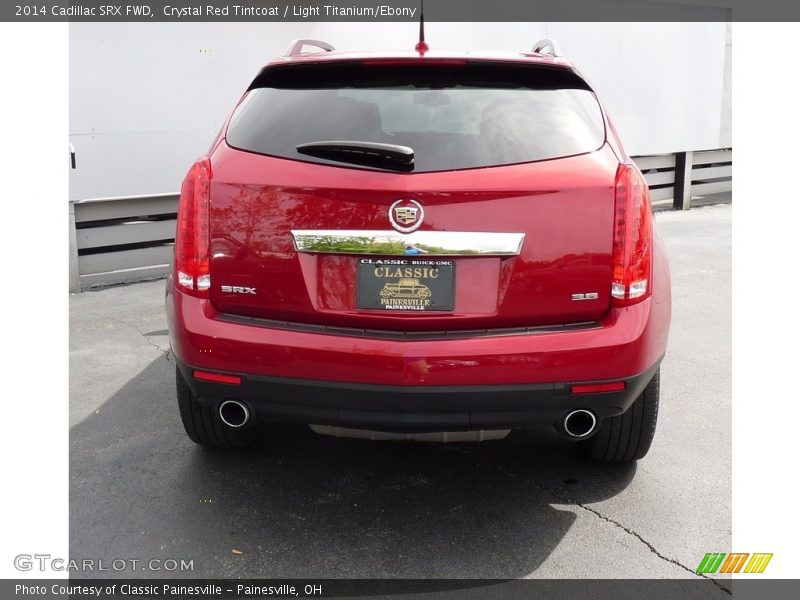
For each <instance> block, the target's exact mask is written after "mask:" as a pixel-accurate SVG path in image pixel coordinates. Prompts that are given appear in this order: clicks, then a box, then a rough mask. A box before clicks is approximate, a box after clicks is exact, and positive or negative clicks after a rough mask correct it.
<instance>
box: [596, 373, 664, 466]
mask: <svg viewBox="0 0 800 600" xmlns="http://www.w3.org/2000/svg"><path fill="white" fill-rule="evenodd" d="M658 396H659V371H656V373H655V375H653V378H652V379H651V380H650V383H648V384H647V387H646V388H645V389H644V391H643V392H642V393H641V395H640V396H639V397H638V398H637V399H636V401H635V402H634V403H633V404H632V405H631V407H630V408H629V409H628V410H627V411H626V412H624V413H623V414H621V415H619V416H617V417H611V418H609V419H603V422H602V423H601V424H600V429H599V430H598V432H597V433H596V434H595V435H594V436H592V437H591V438H589V439H588V440H586V441H585V442H581V450H582V451H583V453H584V455H586V456H587V457H589V458H591V459H593V460H600V461H605V462H633V461H635V460H639V459H640V458H644V456H645V455H646V454H647V451H648V450H650V444H652V443H653V436H654V435H655V433H656V421H657V419H658Z"/></svg>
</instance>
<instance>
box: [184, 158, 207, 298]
mask: <svg viewBox="0 0 800 600" xmlns="http://www.w3.org/2000/svg"><path fill="white" fill-rule="evenodd" d="M210 186H211V162H210V161H209V160H208V159H207V158H206V159H203V160H199V161H197V162H196V163H194V164H193V165H192V168H191V169H189V173H188V174H187V175H186V178H185V179H184V180H183V185H182V186H181V199H180V202H179V203H178V227H177V231H176V234H175V272H176V277H177V279H178V285H179V286H180V287H181V288H182V289H183V290H185V291H187V292H189V293H191V294H193V295H195V296H206V295H207V294H208V288H209V287H211V275H210V274H209V262H208V256H209V222H208V221H209V220H208V205H209V187H210Z"/></svg>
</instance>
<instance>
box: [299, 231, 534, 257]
mask: <svg viewBox="0 0 800 600" xmlns="http://www.w3.org/2000/svg"><path fill="white" fill-rule="evenodd" d="M292 238H293V239H294V247H295V250H297V251H298V252H307V253H315V254H316V253H319V254H380V255H382V256H407V255H413V256H420V257H423V256H431V257H433V256H517V255H518V254H519V253H520V252H521V251H522V243H523V242H524V241H525V234H524V233H496V232H489V231H415V232H413V233H409V234H402V233H399V232H396V231H381V230H359V229H305V230H292ZM409 246H413V247H415V248H417V249H418V250H420V251H421V252H419V254H417V253H413V252H412V253H407V252H406V249H407V248H408V247H409Z"/></svg>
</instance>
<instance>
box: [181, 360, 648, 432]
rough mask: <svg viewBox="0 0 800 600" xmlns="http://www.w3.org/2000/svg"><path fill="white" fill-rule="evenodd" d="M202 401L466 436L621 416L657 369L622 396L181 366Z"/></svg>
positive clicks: (327, 421)
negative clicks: (232, 376) (585, 415)
mask: <svg viewBox="0 0 800 600" xmlns="http://www.w3.org/2000/svg"><path fill="white" fill-rule="evenodd" d="M178 368H179V369H180V371H181V373H182V375H183V377H184V379H185V380H186V382H187V383H188V384H189V387H190V388H191V390H192V392H193V393H194V394H195V395H196V396H197V397H198V399H199V401H200V402H202V403H205V404H207V405H208V406H209V407H210V408H211V409H212V410H213V411H216V409H217V407H218V406H219V404H220V403H221V402H223V401H224V400H229V399H235V400H239V401H240V402H243V403H245V404H246V405H247V406H248V409H249V410H250V413H251V414H253V415H254V416H255V417H256V418H257V419H266V420H278V421H291V422H298V423H313V424H320V425H338V426H342V427H353V428H362V429H374V430H381V431H415V432H419V431H465V430H475V429H511V428H515V427H522V426H540V425H541V426H545V425H547V426H549V425H556V426H557V424H558V423H560V422H561V421H562V420H563V418H564V417H565V416H566V415H567V414H568V413H569V412H571V411H573V410H576V409H587V410H591V411H592V412H594V413H595V415H596V416H597V417H598V418H599V419H603V418H607V417H612V416H615V415H619V414H622V413H623V412H625V411H626V410H627V409H628V408H629V407H630V406H631V404H633V402H634V401H635V400H636V398H637V397H638V396H639V394H641V392H642V390H644V388H645V386H646V385H647V383H648V382H649V381H650V379H651V378H652V377H653V374H654V373H655V371H656V369H657V368H658V363H656V364H654V365H652V366H651V367H650V368H649V369H648V370H647V371H645V372H643V373H640V374H638V375H635V376H633V377H627V378H625V379H624V381H625V389H624V390H623V391H620V392H605V393H597V394H579V395H574V394H571V387H572V384H570V383H537V384H524V385H521V384H518V385H482V386H389V385H374V384H354V383H341V382H331V381H319V380H310V379H286V378H279V377H266V376H259V375H250V374H244V373H237V374H238V375H239V376H240V377H241V384H240V385H229V384H221V383H212V382H208V381H204V380H200V379H196V378H195V377H194V376H193V372H194V367H191V366H189V365H186V364H184V363H182V362H180V361H178Z"/></svg>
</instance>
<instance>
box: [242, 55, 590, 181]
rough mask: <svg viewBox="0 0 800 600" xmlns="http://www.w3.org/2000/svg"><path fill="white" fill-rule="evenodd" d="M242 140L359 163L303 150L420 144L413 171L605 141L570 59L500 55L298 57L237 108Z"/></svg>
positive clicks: (526, 157) (268, 73) (575, 150)
mask: <svg viewBox="0 0 800 600" xmlns="http://www.w3.org/2000/svg"><path fill="white" fill-rule="evenodd" d="M226 139H227V142H228V144H230V145H231V146H233V147H235V148H239V149H242V150H247V151H250V152H256V153H259V154H266V155H269V156H277V157H282V158H289V159H294V160H301V161H305V162H318V163H324V164H335V165H340V166H345V165H346V166H356V167H359V168H369V167H365V166H364V165H357V164H355V165H351V164H349V163H343V162H338V161H333V160H328V159H323V158H315V157H309V156H307V155H304V154H300V153H298V152H297V150H296V147H297V146H298V145H299V144H307V143H312V142H321V141H358V142H373V143H382V144H396V145H402V146H408V147H411V148H412V149H413V150H414V167H413V171H414V172H429V171H443V170H452V169H469V168H476V167H488V166H496V165H507V164H515V163H524V162H531V161H539V160H547V159H553V158H559V157H565V156H572V155H576V154H583V153H586V152H591V151H594V150H597V149H598V148H599V147H600V146H601V145H602V144H603V142H604V141H605V127H604V122H603V117H602V114H601V112H600V107H599V105H598V102H597V99H596V98H595V96H594V94H593V92H592V91H591V90H589V89H588V86H587V85H586V83H585V82H584V81H583V80H582V79H581V78H580V77H579V76H577V75H576V74H574V73H572V72H571V71H568V70H566V69H561V68H554V67H542V66H538V65H508V64H502V63H475V62H466V63H463V64H448V65H442V64H430V65H425V66H423V65H418V64H417V65H413V66H408V65H384V64H369V63H357V64H356V63H353V64H347V63H345V64H340V63H333V64H331V63H328V64H317V65H298V66H288V67H272V68H267V69H264V70H263V71H262V72H261V74H260V75H259V76H258V77H257V78H256V79H255V80H254V81H253V83H252V84H251V86H250V90H249V91H248V93H247V95H246V97H245V99H244V100H243V101H242V103H241V104H240V105H239V107H238V108H237V110H236V112H235V113H234V115H233V118H232V120H231V123H230V125H229V127H228V131H227V135H226Z"/></svg>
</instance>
